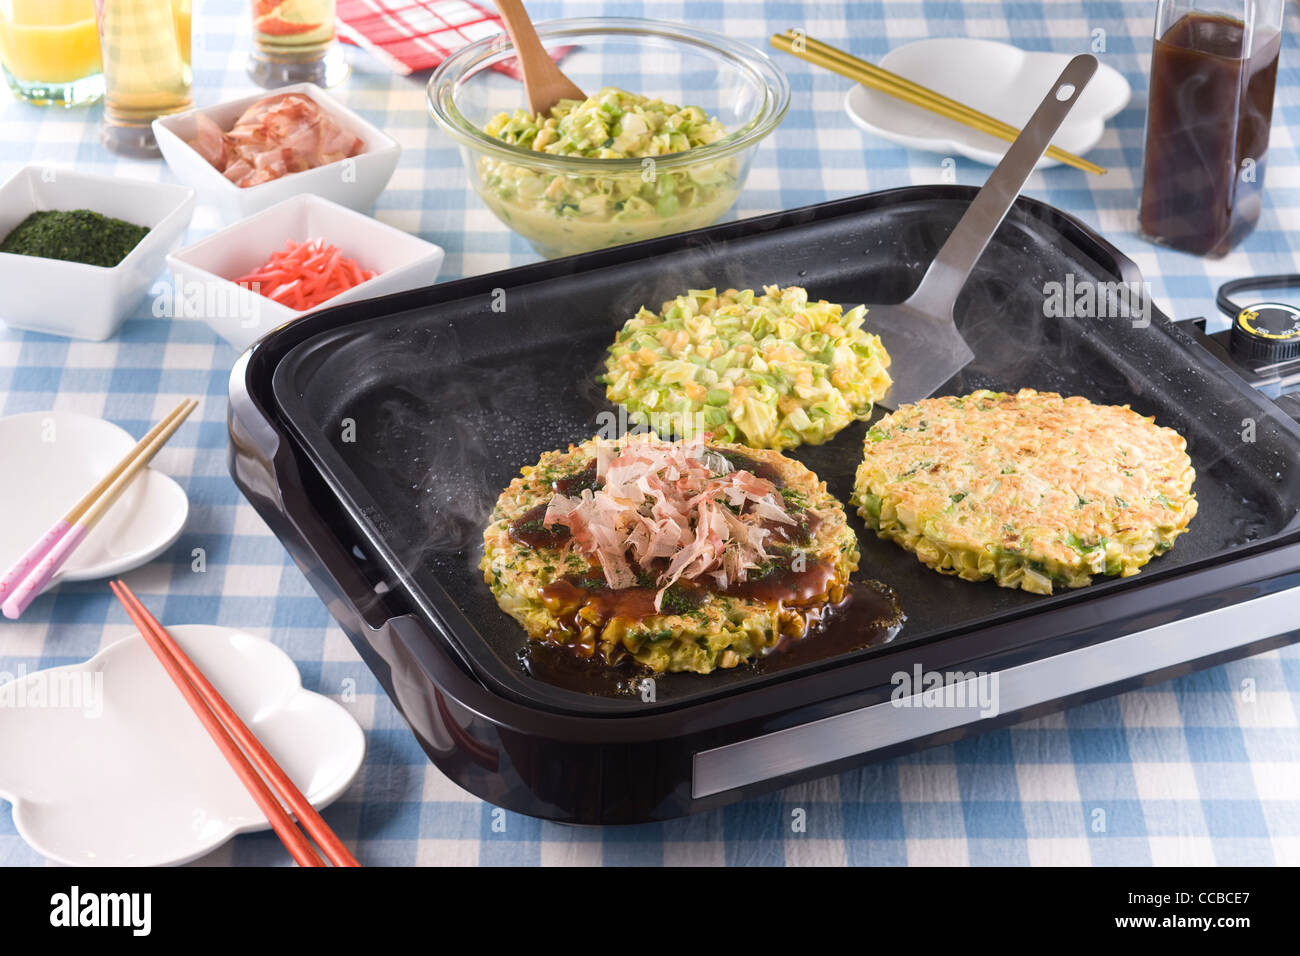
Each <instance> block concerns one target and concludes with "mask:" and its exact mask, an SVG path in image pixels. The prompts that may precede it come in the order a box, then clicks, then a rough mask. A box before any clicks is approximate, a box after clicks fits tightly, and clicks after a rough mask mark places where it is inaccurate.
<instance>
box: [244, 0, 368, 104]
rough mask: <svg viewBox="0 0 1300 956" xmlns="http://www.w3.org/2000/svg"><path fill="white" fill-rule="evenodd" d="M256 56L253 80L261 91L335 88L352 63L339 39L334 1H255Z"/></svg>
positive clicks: (252, 59) (252, 63)
mask: <svg viewBox="0 0 1300 956" xmlns="http://www.w3.org/2000/svg"><path fill="white" fill-rule="evenodd" d="M251 3H252V8H253V54H252V56H251V57H250V58H249V61H248V75H249V76H250V77H251V78H252V80H253V82H254V83H256V84H257V85H258V86H264V87H267V88H268V89H269V88H272V87H276V86H287V85H288V84H290V83H315V84H316V85H317V86H334V85H335V84H338V83H342V82H343V80H344V79H345V78H346V77H347V75H348V63H347V60H346V59H344V57H343V50H342V49H340V47H339V44H338V41H337V40H336V39H335V38H334V0H251Z"/></svg>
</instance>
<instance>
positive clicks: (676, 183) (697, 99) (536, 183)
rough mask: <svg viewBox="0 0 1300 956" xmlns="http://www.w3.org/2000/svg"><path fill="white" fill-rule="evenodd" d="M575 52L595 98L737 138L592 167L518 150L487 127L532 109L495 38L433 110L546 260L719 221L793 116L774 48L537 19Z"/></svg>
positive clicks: (460, 60)
mask: <svg viewBox="0 0 1300 956" xmlns="http://www.w3.org/2000/svg"><path fill="white" fill-rule="evenodd" d="M537 33H538V35H539V36H540V37H541V40H542V44H543V45H544V46H545V47H546V48H547V49H548V50H552V51H556V50H566V49H567V52H566V53H565V55H564V57H563V58H562V59H561V60H560V66H561V68H562V69H563V70H564V72H565V74H566V75H567V76H568V77H569V78H570V79H571V80H573V82H574V83H576V84H577V85H578V86H579V87H581V88H582V90H583V91H584V92H586V93H587V94H588V95H589V96H590V95H593V94H595V93H596V92H597V91H599V90H600V89H602V88H603V87H618V88H620V89H624V90H627V91H629V92H632V93H640V94H643V95H646V96H651V97H657V98H659V99H662V100H663V101H665V102H667V103H676V104H678V105H680V106H698V107H700V108H701V109H702V110H704V112H705V113H707V114H708V115H709V116H711V117H716V118H717V119H718V120H719V121H721V123H722V125H723V126H725V127H726V129H727V132H728V135H727V136H726V137H725V138H724V139H721V140H719V141H717V142H714V143H710V144H708V145H707V146H700V147H697V148H695V149H691V150H687V151H685V152H681V153H672V154H669V155H664V156H654V157H645V158H624V159H589V158H586V157H580V156H558V155H552V154H550V153H544V152H540V151H538V150H533V149H528V148H526V147H521V146H513V145H511V144H509V143H506V142H504V141H502V140H500V139H497V138H496V137H493V136H489V135H488V134H487V133H486V132H484V127H485V126H486V125H487V124H488V122H489V121H490V120H491V119H492V118H493V117H494V116H496V115H497V114H498V113H503V112H505V113H511V112H513V111H514V110H516V109H519V108H523V107H525V101H524V91H523V86H522V85H521V84H520V83H519V82H518V81H517V80H514V79H512V78H511V77H510V76H508V75H506V74H505V73H504V72H502V70H501V69H500V67H501V65H502V64H503V62H504V61H507V60H510V59H511V58H512V57H513V53H514V48H513V47H512V46H511V45H510V43H509V41H507V40H506V39H505V38H504V37H502V36H494V37H487V38H485V39H482V40H479V41H477V42H475V43H472V44H470V45H469V46H466V47H464V48H463V49H461V50H459V51H457V52H456V53H454V54H452V55H451V56H450V57H448V58H447V59H446V60H445V61H443V63H442V65H441V66H439V67H438V69H437V70H436V71H435V72H434V74H433V77H432V78H431V79H430V80H429V88H428V101H429V109H430V111H431V112H432V113H433V117H434V119H435V120H436V121H437V123H438V125H439V126H441V127H442V129H443V130H445V131H446V132H447V133H448V134H449V135H450V136H451V137H452V138H453V139H454V140H455V141H456V142H457V144H458V145H459V147H460V153H461V158H462V159H463V160H464V162H465V169H466V171H467V173H468V175H469V180H470V183H471V184H472V185H473V187H474V189H475V191H477V192H478V194H479V196H480V197H482V199H483V201H484V202H485V203H486V204H487V206H488V208H489V209H491V210H492V212H493V213H495V214H496V216H497V218H498V219H500V220H501V221H502V222H504V223H505V224H506V225H507V226H509V227H510V228H511V229H513V230H515V231H516V232H517V233H519V234H520V235H521V236H523V237H524V238H525V239H527V240H528V241H529V242H530V243H532V245H533V247H534V248H535V249H536V250H537V251H538V252H540V253H541V254H542V255H544V256H548V257H554V256H563V255H571V254H574V253H579V252H587V251H589V250H592V249H603V248H605V247H607V246H614V245H619V244H620V243H624V242H634V241H636V240H638V239H649V238H652V237H654V236H662V235H667V234H669V233H674V232H684V231H686V230H688V229H698V228H701V227H703V226H708V225H710V224H712V223H714V222H716V221H717V220H718V219H719V218H721V217H722V215H723V214H724V213H726V211H727V210H728V209H730V208H731V206H732V204H733V203H735V201H736V198H737V197H738V196H739V195H740V190H741V188H742V187H743V186H744V183H745V177H746V176H747V175H748V173H749V165H750V162H751V161H752V160H753V158H754V150H755V148H756V147H757V146H758V144H759V143H760V142H761V141H762V140H763V138H764V137H766V136H767V135H768V134H769V133H771V132H772V130H774V129H775V128H776V126H777V124H778V123H780V122H781V119H782V117H784V116H785V112H786V109H787V107H788V106H789V104H790V86H789V84H788V83H787V82H786V79H785V75H784V74H783V73H782V72H781V70H780V69H779V68H778V67H777V65H776V64H775V63H773V62H772V60H771V59H770V58H768V57H767V56H766V55H765V54H764V53H762V52H760V51H759V50H756V49H754V48H753V47H750V46H747V45H746V44H744V43H738V42H736V41H735V40H731V39H728V38H727V37H724V36H722V35H720V34H716V33H709V32H706V31H704V30H696V29H694V28H691V27H687V26H684V25H681V24H675V23H666V22H661V21H656V20H637V19H631V18H619V17H592V18H584V19H575V20H552V21H550V22H548V23H540V24H538V25H537Z"/></svg>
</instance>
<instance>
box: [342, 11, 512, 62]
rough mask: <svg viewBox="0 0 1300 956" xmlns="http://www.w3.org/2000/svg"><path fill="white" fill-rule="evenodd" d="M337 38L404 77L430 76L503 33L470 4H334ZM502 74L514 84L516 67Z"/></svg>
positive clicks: (491, 18) (491, 15)
mask: <svg viewBox="0 0 1300 956" xmlns="http://www.w3.org/2000/svg"><path fill="white" fill-rule="evenodd" d="M337 11H338V35H339V39H341V40H343V41H344V42H345V43H351V44H353V45H355V46H359V47H361V48H362V49H365V50H369V51H370V52H371V53H373V54H375V55H376V56H378V57H379V58H380V59H382V60H383V61H385V62H386V63H388V65H389V66H390V67H391V68H392V69H393V70H394V71H396V72H397V73H401V74H403V75H405V74H408V73H415V72H418V71H420V70H431V69H433V68H434V67H435V66H437V65H438V64H439V63H441V62H442V61H443V60H445V59H446V58H447V57H449V56H450V55H451V54H453V53H455V52H456V51H457V50H459V49H460V48H461V47H463V46H465V45H466V44H469V43H473V42H474V41H475V40H481V39H482V38H483V37H487V36H494V35H495V34H498V33H503V32H504V27H502V25H501V18H500V17H499V16H497V15H496V14H495V13H493V12H492V11H490V10H488V9H487V8H485V7H481V6H479V5H478V4H477V3H473V2H471V0H338V7H337ZM502 70H503V72H505V73H509V74H510V75H511V76H513V77H515V79H519V78H520V76H519V68H518V66H517V65H516V64H515V61H513V60H511V61H509V63H506V64H502Z"/></svg>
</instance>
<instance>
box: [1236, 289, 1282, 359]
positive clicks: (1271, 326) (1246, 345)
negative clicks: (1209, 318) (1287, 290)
mask: <svg viewBox="0 0 1300 956" xmlns="http://www.w3.org/2000/svg"><path fill="white" fill-rule="evenodd" d="M1228 347H1229V349H1230V351H1231V352H1232V354H1233V356H1235V357H1236V358H1239V359H1244V360H1247V361H1251V362H1267V363H1275V362H1285V361H1287V360H1288V359H1293V358H1296V357H1297V356H1300V309H1297V308H1296V307H1295V306H1292V305H1283V304H1282V303H1280V302H1259V303H1257V304H1255V305H1248V306H1246V307H1245V308H1244V309H1242V310H1241V311H1240V312H1238V313H1237V318H1236V319H1234V320H1233V323H1232V335H1231V337H1230V338H1229V339H1228Z"/></svg>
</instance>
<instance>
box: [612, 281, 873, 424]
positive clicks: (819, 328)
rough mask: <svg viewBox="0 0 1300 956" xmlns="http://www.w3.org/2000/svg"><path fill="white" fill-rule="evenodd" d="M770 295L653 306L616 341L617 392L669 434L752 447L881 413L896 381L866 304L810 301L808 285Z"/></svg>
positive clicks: (640, 417) (689, 297) (694, 294)
mask: <svg viewBox="0 0 1300 956" xmlns="http://www.w3.org/2000/svg"><path fill="white" fill-rule="evenodd" d="M763 292H764V294H763V295H755V294H754V292H753V291H752V290H749V289H746V290H744V291H743V292H737V291H736V290H735V289H728V290H727V291H725V292H723V293H722V294H720V295H719V294H718V293H717V291H716V290H714V289H702V290H701V289H693V290H691V291H690V292H687V293H686V294H685V295H679V296H678V297H677V298H676V299H673V300H672V301H671V302H665V303H664V304H663V306H662V308H660V310H659V312H658V313H655V312H651V311H650V310H649V309H645V308H643V309H641V310H640V311H639V312H637V314H636V316H635V317H633V318H631V319H629V320H628V321H627V324H625V325H624V326H623V329H622V331H620V332H619V333H618V336H617V338H616V339H615V340H614V344H613V345H611V346H610V348H609V354H608V356H607V357H606V359H605V374H604V375H602V376H601V377H600V381H601V382H602V383H603V384H604V385H605V386H606V392H605V394H606V397H607V398H609V400H610V401H613V402H619V403H621V404H622V405H624V406H626V407H627V410H628V413H629V418H630V419H631V421H633V422H635V423H637V424H639V425H642V426H646V427H650V428H653V429H655V430H656V431H658V432H660V433H662V434H669V433H672V434H675V435H679V436H681V437H684V438H693V437H695V436H696V435H702V434H713V435H717V436H723V437H725V438H726V439H727V440H729V441H732V440H734V441H740V442H743V443H744V444H746V445H748V446H750V447H751V448H776V449H782V448H794V447H795V446H797V445H804V444H808V445H820V444H821V443H822V442H825V441H827V440H829V439H830V438H832V437H834V435H835V434H836V433H837V432H839V431H840V430H841V429H843V428H844V427H845V426H846V425H848V424H850V423H852V422H854V421H865V420H866V419H867V418H869V417H870V416H871V406H872V404H873V403H874V402H875V401H877V400H878V399H879V398H881V396H883V395H884V394H885V393H886V392H887V391H889V386H890V378H889V373H888V372H887V371H886V369H887V368H888V367H889V355H888V354H887V353H886V352H885V348H884V346H883V345H881V344H880V337H879V336H877V335H872V334H870V333H868V332H866V331H864V330H863V328H862V320H863V317H864V316H865V315H866V309H865V308H863V307H862V306H858V307H857V308H855V309H850V310H849V311H848V312H847V313H845V312H843V310H842V309H841V307H840V306H838V305H833V304H831V303H829V302H826V301H824V300H822V301H818V302H809V301H808V293H807V292H806V291H804V290H803V289H801V288H799V287H798V286H790V287H789V288H786V289H781V288H778V287H777V286H774V285H773V286H767V287H766V288H765V289H764V290H763Z"/></svg>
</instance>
